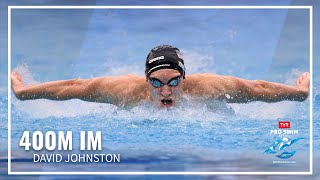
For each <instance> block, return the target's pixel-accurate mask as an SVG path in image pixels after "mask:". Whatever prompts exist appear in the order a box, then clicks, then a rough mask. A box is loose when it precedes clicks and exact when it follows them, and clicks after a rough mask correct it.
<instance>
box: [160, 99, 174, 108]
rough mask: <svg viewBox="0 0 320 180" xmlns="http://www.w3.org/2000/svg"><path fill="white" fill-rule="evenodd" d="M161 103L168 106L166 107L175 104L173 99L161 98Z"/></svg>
mask: <svg viewBox="0 0 320 180" xmlns="http://www.w3.org/2000/svg"><path fill="white" fill-rule="evenodd" d="M161 103H162V104H163V105H164V106H166V107H169V106H172V105H173V100H172V99H162V100H161Z"/></svg>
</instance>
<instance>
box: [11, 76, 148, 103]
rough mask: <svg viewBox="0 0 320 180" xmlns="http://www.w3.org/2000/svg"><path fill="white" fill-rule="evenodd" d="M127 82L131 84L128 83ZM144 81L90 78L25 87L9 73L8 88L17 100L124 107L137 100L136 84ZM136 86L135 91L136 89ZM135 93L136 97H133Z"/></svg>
mask: <svg viewBox="0 0 320 180" xmlns="http://www.w3.org/2000/svg"><path fill="white" fill-rule="evenodd" d="M129 81H131V83H130V84H129ZM141 81H143V80H142V79H141V80H140V78H138V77H137V76H134V77H133V76H122V77H100V78H92V79H71V80H61V81H52V82H45V83H40V84H36V85H30V86H24V85H23V83H22V78H21V76H20V75H19V74H18V73H17V72H13V73H12V74H11V85H12V90H13V92H14V94H15V96H16V97H17V98H18V99H20V100H31V99H41V98H44V99H51V100H68V99H81V100H84V101H91V102H102V103H111V104H115V105H118V106H120V105H122V106H126V105H128V104H130V103H133V102H135V101H139V100H140V99H139V98H143V97H140V94H141V93H140V94H139V93H137V92H135V91H139V86H138V85H137V83H139V82H141ZM137 87H138V88H137ZM133 93H137V94H136V96H132V94H133Z"/></svg>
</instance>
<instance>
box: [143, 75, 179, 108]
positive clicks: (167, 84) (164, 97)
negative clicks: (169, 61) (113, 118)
mask: <svg viewBox="0 0 320 180" xmlns="http://www.w3.org/2000/svg"><path fill="white" fill-rule="evenodd" d="M183 80H184V79H183V76H182V75H181V74H180V72H179V71H177V70H174V69H160V70H158V71H155V72H153V73H151V74H150V76H149V79H148V88H149V90H150V94H151V99H152V101H154V102H155V103H156V104H157V105H159V107H171V106H174V105H176V104H177V103H178V102H179V101H180V100H181V97H182V93H183ZM159 86H160V87H159Z"/></svg>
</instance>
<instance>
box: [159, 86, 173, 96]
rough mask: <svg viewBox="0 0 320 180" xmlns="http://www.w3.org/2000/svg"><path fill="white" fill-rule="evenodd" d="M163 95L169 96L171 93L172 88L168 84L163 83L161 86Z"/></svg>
mask: <svg viewBox="0 0 320 180" xmlns="http://www.w3.org/2000/svg"><path fill="white" fill-rule="evenodd" d="M160 93H161V95H163V96H165V97H167V96H170V95H171V93H172V92H171V88H170V87H169V86H168V85H163V86H162V87H161V92H160Z"/></svg>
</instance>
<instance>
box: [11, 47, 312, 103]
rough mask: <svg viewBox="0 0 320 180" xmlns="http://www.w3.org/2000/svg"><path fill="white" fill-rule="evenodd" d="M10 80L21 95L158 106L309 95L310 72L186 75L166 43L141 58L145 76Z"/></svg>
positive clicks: (17, 76)
mask: <svg viewBox="0 0 320 180" xmlns="http://www.w3.org/2000/svg"><path fill="white" fill-rule="evenodd" d="M11 85H12V90H13V92H14V94H15V96H16V97H17V98H18V99H20V100H34V99H41V98H44V99H51V100H68V99H81V100H84V101H90V102H100V103H110V104H114V105H116V106H118V107H133V106H135V105H137V104H138V103H140V102H148V101H150V102H153V103H155V105H156V106H158V107H167V108H168V107H172V106H175V105H177V104H179V102H181V100H182V97H183V96H184V95H187V96H189V97H192V98H194V99H195V100H200V101H201V100H219V101H225V102H227V103H248V102H252V101H263V102H269V103H271V102H278V101H284V100H289V101H304V100H306V99H307V97H308V95H309V86H310V76H309V73H308V72H305V73H303V74H302V75H301V76H300V77H299V78H298V80H297V81H296V85H295V86H288V85H284V84H279V83H274V82H267V81H262V80H245V79H240V78H237V77H232V76H222V75H217V74H212V73H205V74H192V75H186V68H185V65H184V60H183V58H182V55H181V52H180V50H179V49H178V48H176V47H173V46H170V45H160V46H157V47H155V48H153V49H152V50H151V51H150V53H149V54H148V56H147V59H146V70H145V77H141V76H137V75H123V76H115V77H114V76H112V77H97V78H91V79H71V80H61V81H52V82H45V83H40V84H36V85H29V86H25V85H23V81H22V77H21V75H20V74H19V73H18V72H16V71H13V72H12V73H11Z"/></svg>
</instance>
